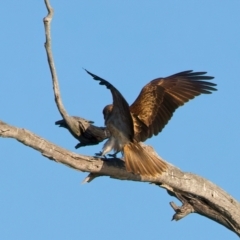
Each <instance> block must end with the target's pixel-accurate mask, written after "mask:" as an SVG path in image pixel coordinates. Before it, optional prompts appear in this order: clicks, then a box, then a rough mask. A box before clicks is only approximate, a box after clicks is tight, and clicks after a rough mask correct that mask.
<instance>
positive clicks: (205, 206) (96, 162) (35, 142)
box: [0, 121, 240, 236]
mask: <svg viewBox="0 0 240 240" xmlns="http://www.w3.org/2000/svg"><path fill="white" fill-rule="evenodd" d="M0 137H5V138H14V139H16V140H18V141H19V142H21V143H23V144H24V145H26V146H29V147H31V148H33V149H35V150H37V151H39V152H40V153H41V154H42V155H43V156H44V157H47V158H49V159H50V160H54V161H56V162H58V163H62V164H64V165H67V166H69V167H71V168H73V169H76V170H80V171H83V172H90V175H89V179H90V180H91V179H92V178H94V177H96V176H109V177H111V178H115V179H119V180H130V181H141V182H151V183H153V184H156V185H158V186H160V187H162V188H165V189H166V190H167V191H168V193H169V194H170V195H171V196H175V197H176V198H178V199H179V200H180V201H181V202H182V203H183V205H182V206H181V207H177V206H176V205H175V204H174V203H171V206H172V207H173V209H174V210H175V212H176V213H175V214H174V216H173V219H174V220H180V219H181V218H183V217H185V216H187V215H188V214H189V213H193V212H195V213H198V214H200V215H203V216H205V217H208V218H210V219H212V220H214V221H216V222H218V223H220V224H222V225H223V226H225V227H227V228H228V229H230V230H232V231H233V232H235V233H236V234H237V235H238V236H240V203H239V202H237V201H236V200H235V199H234V198H233V197H232V196H230V195H229V194H228V193H226V192H225V191H224V190H222V189H221V188H219V187H218V186H217V185H215V184H213V183H211V182H210V181H208V180H207V179H204V178H202V177H200V176H197V175H195V174H192V173H186V172H182V171H181V170H180V169H178V168H177V167H175V166H173V165H171V164H169V163H167V164H168V171H167V172H165V173H163V174H162V175H160V176H158V177H156V178H153V177H141V176H138V175H134V174H132V173H129V172H127V171H126V170H125V167H124V162H123V161H121V160H120V159H111V161H109V160H108V161H103V160H102V159H99V158H96V157H91V156H84V155H79V154H76V153H73V152H70V151H68V150H66V149H63V148H61V147H59V146H57V145H55V144H53V143H51V142H49V141H47V140H45V139H43V138H41V137H39V136H37V135H36V134H34V133H32V132H30V131H28V130H25V129H21V128H17V127H13V126H10V125H8V124H6V123H4V122H2V121H0ZM145 147H146V146H145ZM147 149H148V151H150V152H152V154H154V153H153V149H152V148H150V147H147ZM159 158H160V157H159ZM86 182H88V180H87V181H86Z"/></svg>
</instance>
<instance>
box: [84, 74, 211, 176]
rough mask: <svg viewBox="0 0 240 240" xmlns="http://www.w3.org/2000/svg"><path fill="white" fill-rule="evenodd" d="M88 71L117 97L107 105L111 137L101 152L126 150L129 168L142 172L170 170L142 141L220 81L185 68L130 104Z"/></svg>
mask: <svg viewBox="0 0 240 240" xmlns="http://www.w3.org/2000/svg"><path fill="white" fill-rule="evenodd" d="M86 71H87V70H86ZM87 73H88V74H90V75H91V76H92V77H93V78H94V79H95V80H97V81H100V83H99V84H100V85H105V86H106V87H107V88H108V89H109V90H110V91H111V93H112V97H113V104H111V105H107V106H106V107H105V108H104V109H103V115H104V119H105V125H106V128H107V130H108V131H109V133H110V137H109V139H108V141H107V142H106V143H105V144H104V146H103V151H102V152H101V155H105V154H107V153H108V152H110V151H111V150H114V151H115V152H119V151H121V152H123V155H124V160H125V165H126V169H127V170H128V171H129V172H133V173H135V174H140V175H152V176H155V175H156V174H161V173H162V172H163V171H165V170H166V164H165V163H164V162H163V161H160V160H159V159H158V158H157V157H154V156H152V155H150V154H149V153H148V152H147V151H146V150H145V149H144V148H143V147H142V146H141V145H140V144H139V142H140V141H145V140H146V139H147V138H150V137H152V136H153V135H157V134H158V133H159V132H160V131H162V129H163V128H164V126H165V125H166V124H167V122H168V121H169V120H170V118H171V117H172V115H173V113H174V111H175V110H176V109H177V108H178V107H180V106H182V105H183V104H184V103H186V102H188V101H189V100H190V99H193V98H194V97H195V96H198V95H200V94H202V93H205V94H209V93H212V91H215V90H216V88H214V86H216V84H214V83H211V82H208V81H204V80H211V79H213V77H210V76H204V75H205V74H206V72H193V71H184V72H180V73H177V74H174V75H171V76H169V77H166V78H157V79H154V80H152V81H151V82H149V83H148V84H147V85H146V86H144V87H143V89H142V90H141V92H140V94H139V96H138V97H137V99H136V100H135V101H134V103H133V104H132V105H131V106H129V105H128V103H127V101H126V100H125V99H124V97H123V96H122V94H121V93H120V92H119V91H118V90H117V89H116V88H115V87H114V86H113V85H112V84H111V83H109V82H108V81H106V80H104V79H102V78H100V77H98V76H96V75H95V74H92V73H90V72H89V71H87Z"/></svg>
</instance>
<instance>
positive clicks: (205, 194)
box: [0, 0, 240, 236]
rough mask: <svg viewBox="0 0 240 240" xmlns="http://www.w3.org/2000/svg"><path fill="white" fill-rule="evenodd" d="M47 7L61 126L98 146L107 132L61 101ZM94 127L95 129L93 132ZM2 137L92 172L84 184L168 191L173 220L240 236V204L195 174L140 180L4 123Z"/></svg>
mask: <svg viewBox="0 0 240 240" xmlns="http://www.w3.org/2000/svg"><path fill="white" fill-rule="evenodd" d="M45 4H46V7H47V10H48V15H47V17H45V18H44V26H45V34H46V43H45V48H46V52H47V58H48V63H49V67H50V71H51V76H52V83H53V89H54V95H55V102H56V104H57V107H58V109H59V112H60V114H61V115H62V117H63V122H62V123H61V124H65V125H64V126H63V127H66V128H67V129H68V130H69V131H70V133H71V134H72V135H73V136H74V137H75V138H76V139H78V140H79V141H81V142H83V143H84V141H86V142H85V143H86V145H89V143H91V142H88V141H91V139H92V138H89V134H90V135H91V136H93V137H96V139H95V140H96V141H95V142H93V144H97V143H98V142H100V141H102V140H103V139H105V138H106V137H108V133H107V132H106V131H105V128H101V127H97V126H93V125H92V122H90V121H88V120H85V119H83V118H74V117H70V116H69V115H68V114H67V111H66V110H65V109H64V106H63V103H62V101H61V97H60V90H59V86H58V80H57V74H56V68H55V66H54V61H53V55H52V51H51V35H50V25H51V20H52V17H53V9H52V8H51V6H50V3H49V1H48V0H45ZM92 126H93V128H91V127H92ZM93 129H94V130H93ZM86 133H87V134H86ZM85 134H86V135H85ZM0 137H4V138H14V139H16V140H17V141H19V142H21V143H23V144H24V145H26V146H29V147H31V148H33V149H35V150H37V151H39V152H40V153H41V154H42V155H43V156H44V157H47V158H49V159H51V160H54V161H56V162H58V163H62V164H65V165H67V166H69V167H71V168H73V169H76V170H80V171H83V172H89V173H90V174H89V176H88V177H87V178H86V180H85V182H90V181H91V180H92V179H94V178H95V177H98V176H109V177H111V178H115V179H119V180H131V181H141V182H150V183H153V184H155V185H157V186H159V187H161V188H164V189H166V190H167V192H168V193H169V194H170V195H171V196H174V197H176V198H178V199H179V200H180V201H181V202H182V206H180V207H178V206H176V204H174V203H173V202H171V203H170V204H171V206H172V208H173V209H174V211H175V214H174V216H173V220H180V219H182V218H183V217H185V216H187V215H188V214H189V213H198V214H200V215H203V216H205V217H208V218H210V219H212V220H214V221H216V222H218V223H220V224H222V225H223V226H225V227H227V228H228V229H230V230H231V231H233V232H235V233H236V234H237V235H238V236H240V203H239V202H238V201H236V200H235V199H234V198H233V197H232V196H230V195H229V194H228V193H226V192H225V191H224V190H222V189H221V188H220V187H218V186H216V185H215V184H213V183H211V182H210V181H208V180H207V179H204V178H202V177H200V176H197V175H195V174H191V173H186V172H182V171H181V170H180V169H178V168H177V167H175V166H173V165H171V164H169V163H168V170H167V171H166V172H164V173H163V174H162V175H159V176H158V177H155V178H153V177H141V176H138V175H134V174H132V173H129V172H127V171H126V170H125V167H124V162H123V161H122V160H120V159H111V161H106V160H105V159H104V160H103V159H100V158H96V157H91V156H84V155H80V154H76V153H73V152H70V151H68V150H66V149H63V148H61V147H59V146H57V145H55V144H53V143H51V142H49V141H47V140H45V139H43V138H41V137H39V136H37V135H36V134H34V133H32V132H30V131H28V130H25V129H21V128H17V127H13V126H10V125H8V124H6V123H4V122H2V121H0ZM145 147H146V148H147V149H148V151H149V152H151V154H155V153H154V151H153V149H152V148H150V147H147V146H145ZM159 158H160V157H159Z"/></svg>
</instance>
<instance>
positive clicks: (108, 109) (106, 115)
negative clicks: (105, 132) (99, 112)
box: [103, 104, 113, 122]
mask: <svg viewBox="0 0 240 240" xmlns="http://www.w3.org/2000/svg"><path fill="white" fill-rule="evenodd" d="M112 109H113V105H112V104H109V105H107V106H105V107H104V109H103V117H104V120H105V122H106V121H107V119H108V118H109V116H110V114H111V112H112Z"/></svg>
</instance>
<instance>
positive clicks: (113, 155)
mask: <svg viewBox="0 0 240 240" xmlns="http://www.w3.org/2000/svg"><path fill="white" fill-rule="evenodd" d="M119 152H120V151H116V152H115V153H113V154H108V156H109V157H112V158H117V154H118V153H119Z"/></svg>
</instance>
